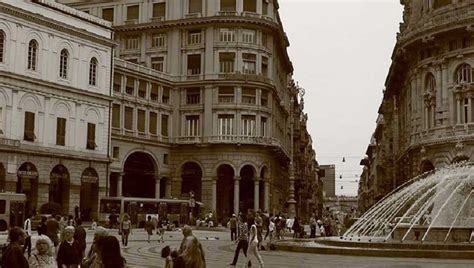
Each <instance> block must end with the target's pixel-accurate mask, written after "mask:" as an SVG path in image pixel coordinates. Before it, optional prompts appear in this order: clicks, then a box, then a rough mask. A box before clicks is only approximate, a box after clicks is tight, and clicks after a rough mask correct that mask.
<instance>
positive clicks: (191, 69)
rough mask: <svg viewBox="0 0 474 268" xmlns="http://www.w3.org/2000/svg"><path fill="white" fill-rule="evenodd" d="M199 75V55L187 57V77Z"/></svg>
mask: <svg viewBox="0 0 474 268" xmlns="http://www.w3.org/2000/svg"><path fill="white" fill-rule="evenodd" d="M198 74H201V54H194V55H188V75H198Z"/></svg>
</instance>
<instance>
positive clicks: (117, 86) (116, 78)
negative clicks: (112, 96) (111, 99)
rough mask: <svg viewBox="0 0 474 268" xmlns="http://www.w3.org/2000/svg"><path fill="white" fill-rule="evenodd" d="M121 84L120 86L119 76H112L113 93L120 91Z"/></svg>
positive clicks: (120, 78)
mask: <svg viewBox="0 0 474 268" xmlns="http://www.w3.org/2000/svg"><path fill="white" fill-rule="evenodd" d="M121 84H122V76H121V75H120V74H115V75H114V91H115V92H120V91H121Z"/></svg>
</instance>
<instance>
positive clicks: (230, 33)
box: [219, 28, 235, 42]
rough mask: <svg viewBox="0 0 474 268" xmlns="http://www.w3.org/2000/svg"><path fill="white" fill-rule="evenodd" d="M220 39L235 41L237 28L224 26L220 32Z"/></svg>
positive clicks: (222, 40)
mask: <svg viewBox="0 0 474 268" xmlns="http://www.w3.org/2000/svg"><path fill="white" fill-rule="evenodd" d="M219 41H221V42H235V30H234V29H227V28H222V29H220V32H219Z"/></svg>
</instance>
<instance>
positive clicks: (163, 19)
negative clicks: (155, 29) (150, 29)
mask: <svg viewBox="0 0 474 268" xmlns="http://www.w3.org/2000/svg"><path fill="white" fill-rule="evenodd" d="M150 21H151V22H163V21H165V17H153V18H150Z"/></svg>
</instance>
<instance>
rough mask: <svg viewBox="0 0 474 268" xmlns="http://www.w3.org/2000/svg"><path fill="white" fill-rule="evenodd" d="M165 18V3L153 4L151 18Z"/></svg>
mask: <svg viewBox="0 0 474 268" xmlns="http://www.w3.org/2000/svg"><path fill="white" fill-rule="evenodd" d="M165 16H166V2H164V3H156V4H153V18H159V17H163V18H164V17H165Z"/></svg>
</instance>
